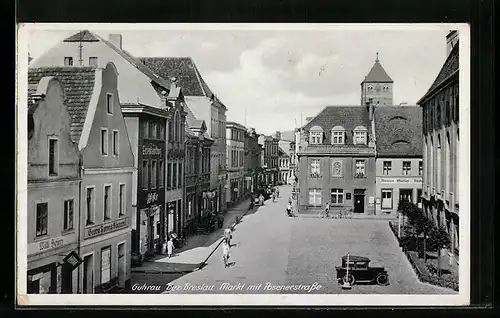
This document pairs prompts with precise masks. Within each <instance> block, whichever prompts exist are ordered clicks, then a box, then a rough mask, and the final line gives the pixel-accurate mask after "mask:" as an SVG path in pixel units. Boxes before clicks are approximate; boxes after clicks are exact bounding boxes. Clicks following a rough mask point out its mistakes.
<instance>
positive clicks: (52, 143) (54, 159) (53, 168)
mask: <svg viewBox="0 0 500 318" xmlns="http://www.w3.org/2000/svg"><path fill="white" fill-rule="evenodd" d="M58 157H59V152H58V140H57V139H53V138H49V176H57V168H58Z"/></svg>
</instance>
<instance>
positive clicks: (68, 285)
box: [61, 264, 73, 294]
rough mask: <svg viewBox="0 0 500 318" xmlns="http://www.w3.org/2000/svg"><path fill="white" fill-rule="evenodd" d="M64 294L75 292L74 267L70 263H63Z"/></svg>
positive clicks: (62, 287) (62, 288)
mask: <svg viewBox="0 0 500 318" xmlns="http://www.w3.org/2000/svg"><path fill="white" fill-rule="evenodd" d="M61 290H62V291H61V292H62V293H63V294H71V293H72V292H73V267H72V266H71V265H69V264H63V265H62V286H61Z"/></svg>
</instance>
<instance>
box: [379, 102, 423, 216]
mask: <svg viewBox="0 0 500 318" xmlns="http://www.w3.org/2000/svg"><path fill="white" fill-rule="evenodd" d="M374 115H375V136H376V144H377V162H376V174H377V180H376V184H377V190H376V193H377V195H376V212H377V214H391V215H394V216H396V215H397V209H398V204H399V201H400V200H402V199H405V200H409V201H410V202H413V203H415V204H418V205H419V206H420V207H421V205H422V204H421V196H422V173H423V162H422V139H423V138H422V110H421V109H420V107H417V106H404V107H401V106H380V107H376V108H375V111H374Z"/></svg>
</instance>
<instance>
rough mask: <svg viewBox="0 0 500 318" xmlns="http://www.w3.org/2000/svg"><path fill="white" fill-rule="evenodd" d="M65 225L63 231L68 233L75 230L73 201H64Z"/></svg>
mask: <svg viewBox="0 0 500 318" xmlns="http://www.w3.org/2000/svg"><path fill="white" fill-rule="evenodd" d="M63 222H64V224H63V230H64V231H68V230H72V229H73V200H65V201H64V221H63Z"/></svg>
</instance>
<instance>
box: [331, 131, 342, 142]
mask: <svg viewBox="0 0 500 318" xmlns="http://www.w3.org/2000/svg"><path fill="white" fill-rule="evenodd" d="M332 144H334V145H343V144H344V132H343V131H333V132H332Z"/></svg>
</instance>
